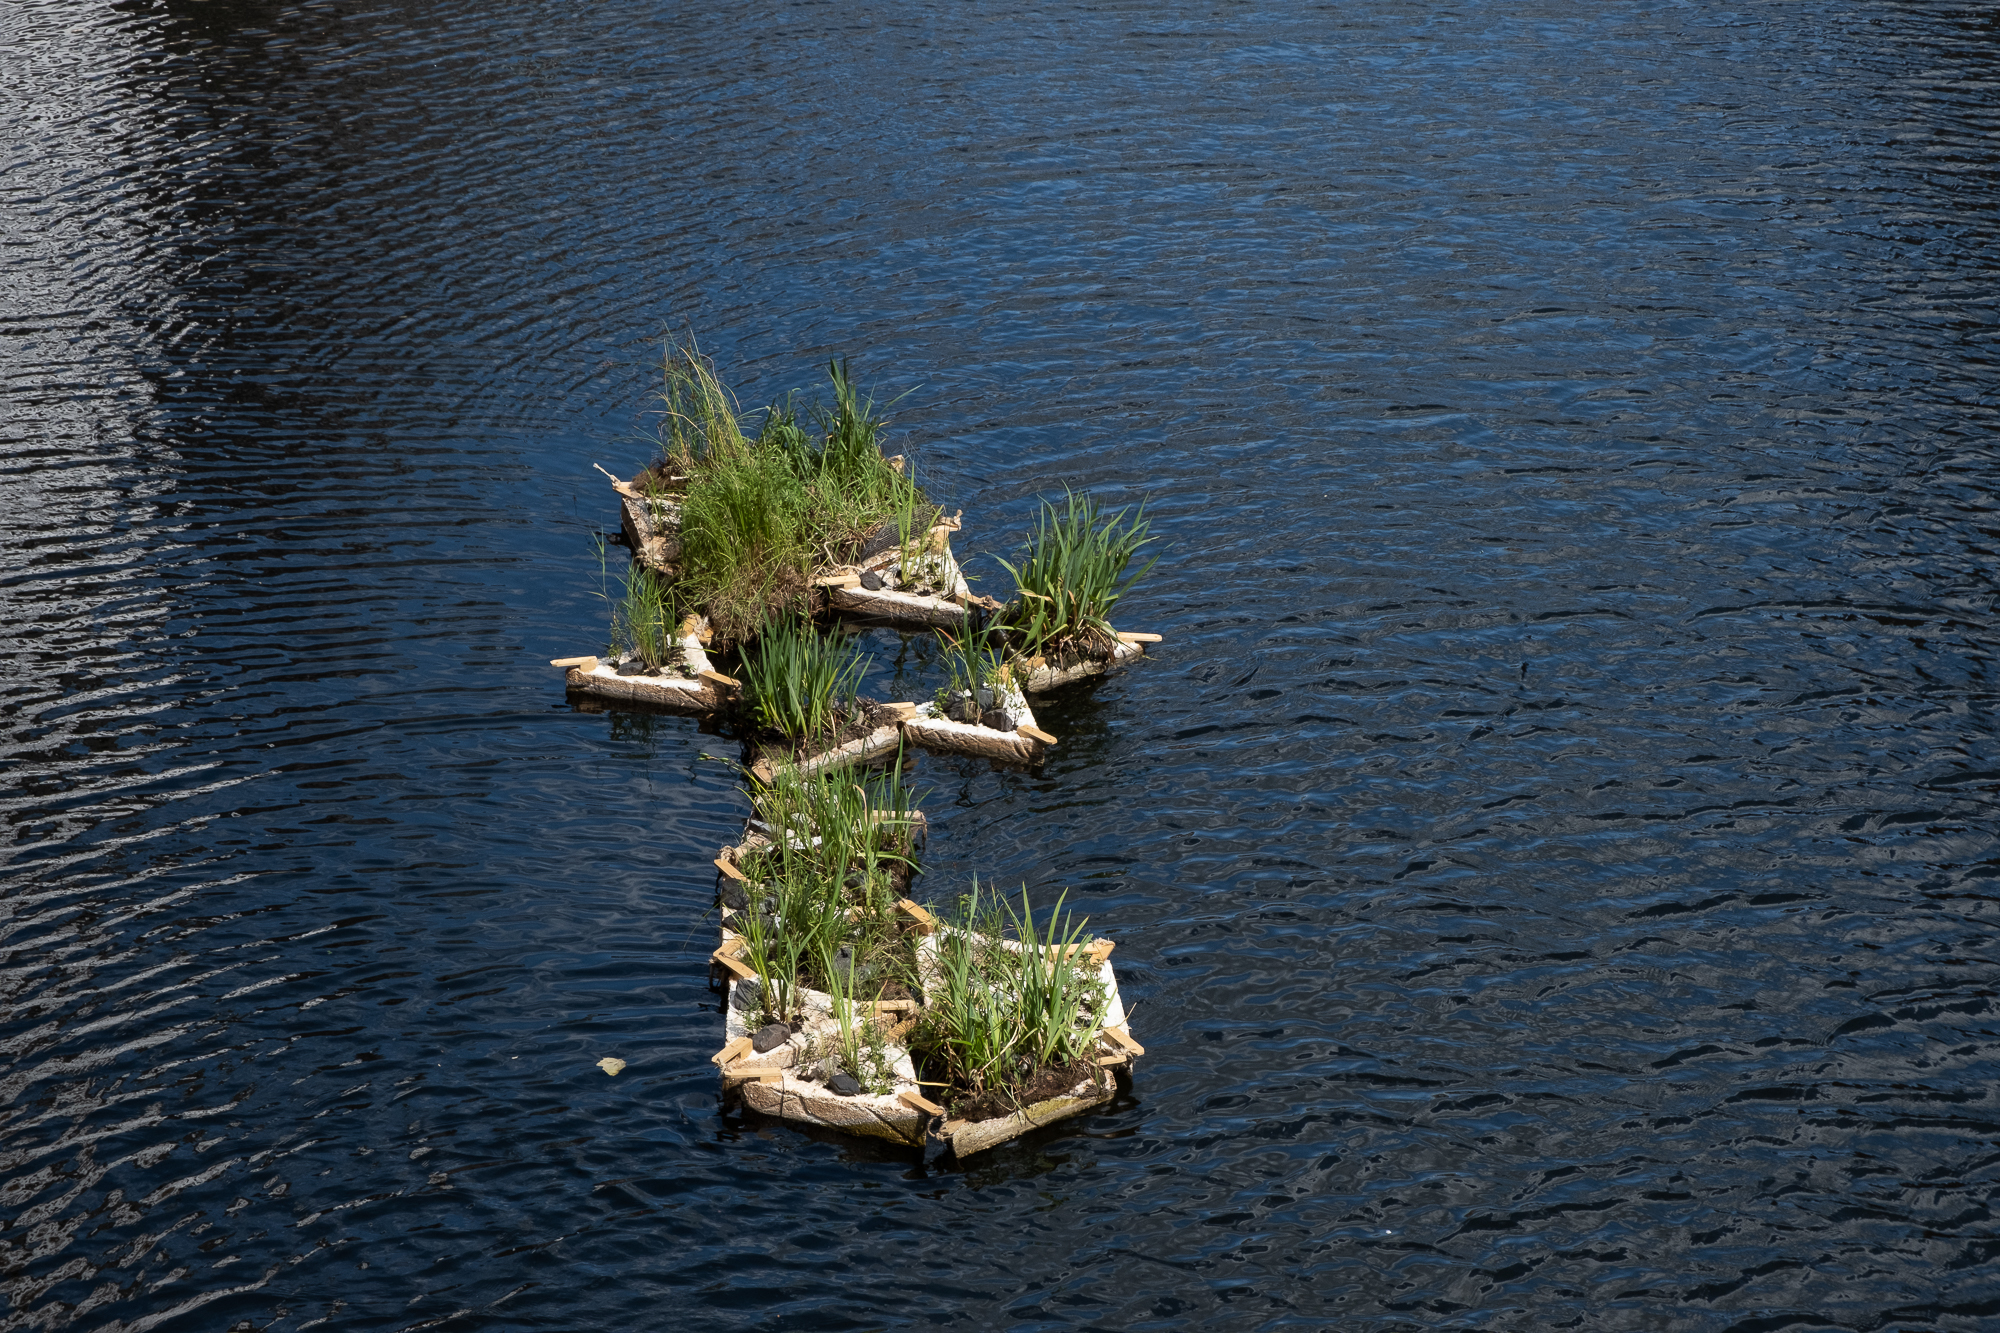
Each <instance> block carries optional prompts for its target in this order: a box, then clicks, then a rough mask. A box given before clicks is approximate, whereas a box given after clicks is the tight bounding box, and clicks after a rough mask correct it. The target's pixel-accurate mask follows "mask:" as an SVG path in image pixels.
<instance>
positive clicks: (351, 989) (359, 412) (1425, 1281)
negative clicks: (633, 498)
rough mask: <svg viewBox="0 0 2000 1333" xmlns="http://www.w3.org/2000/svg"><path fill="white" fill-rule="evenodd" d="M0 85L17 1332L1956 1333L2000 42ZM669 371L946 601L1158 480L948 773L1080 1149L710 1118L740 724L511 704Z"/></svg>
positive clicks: (293, 12)
mask: <svg viewBox="0 0 2000 1333" xmlns="http://www.w3.org/2000/svg"><path fill="white" fill-rule="evenodd" d="M0 69H4V77H0V129H4V136H0V209H4V225H0V239H4V243H5V246H4V254H0V335H4V336H0V374H4V387H0V440H4V448H0V550H4V559H0V626H4V635H5V637H4V643H5V645H6V650H5V656H4V658H0V660H3V661H4V663H5V665H4V671H5V676H4V679H0V745H4V752H5V754H6V756H7V762H8V769H7V774H8V777H7V784H6V787H5V790H4V813H5V819H6V824H5V829H6V838H7V841H8V849H7V857H6V860H5V862H4V865H5V871H4V883H5V890H4V909H5V910H4V941H5V944H4V947H5V950H6V952H5V954H4V956H0V987H4V989H3V990H0V997H4V998H0V1008H4V1025H0V1039H3V1040H4V1043H5V1046H4V1050H5V1065H4V1069H0V1116H4V1120H0V1286H4V1290H5V1294H6V1304H5V1306H4V1314H0V1328H5V1329H10V1330H11V1329H23V1330H27V1329H34V1330H70V1329H74V1330H104V1331H106V1333H109V1331H110V1330H119V1331H120V1333H140V1331H141V1330H163V1331H165V1333H183V1331H190V1333H191V1331H193V1330H211V1329H256V1330H276V1331H279V1333H289V1331H290V1330H295V1329H307V1328H313V1327H318V1328H324V1329H339V1330H377V1329H380V1330H400V1329H416V1328H431V1327H438V1328H446V1329H454V1328H480V1329H496V1330H497V1329H523V1330H525V1329H548V1330H579V1329H587V1330H595V1329H605V1330H625V1329H641V1328H645V1329H650V1328H675V1329H690V1330H692V1329H716V1330H723V1329H729V1330H734V1329H742V1328H755V1329H780V1328H783V1329H828V1330H835V1329H864V1328H942V1327H952V1328H963V1329H987V1328H997V1329H1045V1328H1093V1329H1117V1330H1133V1329H1180V1328H1227V1329H1294V1328H1298V1329H1306V1328H1311V1329H1317V1328H1338V1329H1342V1330H1376V1331H1380V1333H1400V1331H1402V1330H1417V1329H1426V1330H1428V1329H1454V1330H1460V1329H1482V1330H1486V1329H1491V1330H1500V1329H1530V1328H1532V1329H1544V1328H1577V1329H1585V1330H1626V1329H1672V1330H1700V1331H1702V1333H1707V1331H1709V1330H1714V1331H1716V1333H1721V1331H1723V1330H1734V1331H1736V1333H1750V1331H1752V1330H1758V1331H1763V1330H1780V1329H1785V1330H1822V1329H1827V1330H1831V1329H1841V1330H1885V1331H1890V1330H1893V1331H1898V1333H1901V1331H1909V1333H1915V1331H1916V1330H1979V1329H1991V1328H1993V1327H1994V1326H1995V1325H1996V1323H2000V1267H1996V1261H2000V1228H1996V1223H1995V1217H1994V1211H1993V1210H1994V1202H1995V1197H1996V1190H2000V1099H1996V1092H1995V1080H1996V1076H1997V1075H2000V1031H1996V1025H1997V1024H2000V1016H1996V1012H1995V999H1994V996H1995V990H1996V985H2000V949H1996V938H1995V936H1996V926H2000V910H1997V909H2000V884H1996V878H2000V839H1996V836H1995V823H1994V821H1995V816H1996V814H2000V809H1996V806H2000V745H1996V737H1995V722H1994V716H1995V714H1994V705H1995V702H1996V686H1995V681H1994V678H1993V663H1994V654H1995V648H1996V640H2000V632H1997V631H2000V618H1996V615H1995V568H1996V564H1995V554H1996V546H2000V513H1996V506H1995V502H1994V499H1993V496H1994V491H1995V484H1996V481H2000V476H1996V473H1997V472H2000V468H1996V458H1995V447H1994V440H1995V427H1996V424H2000V422H1996V411H1995V394H1996V388H2000V374H1996V334H2000V322H1997V321H1996V312H1995V293H1996V291H2000V273H1996V258H1995V256H1996V254H2000V249H1996V231H2000V211H1996V203H2000V155H1996V152H1995V148H1994V144H1995V137H1994V136H1995V133H1996V131H2000V111H1996V99H1995V89H1996V87H2000V25H1996V21H1995V18H1994V11H1993V10H1992V9H1991V8H1990V7H1989V6H1985V5H1975V4H1969V3H1964V4H1962V3H1937V2H1930V3H1919V2H1905V3H1893V2H1892V0H1844V2H1843V0H1764V2H1763V3H1758V4H1756V5H1745V4H1732V3H1723V2H1720V0H1687V2H1685V3H1670V2H1666V0H1658V2H1656V0H1609V2H1608V3H1604V4H1600V5H1594V6H1581V5H1574V4H1568V3H1561V4H1559V3H1553V2H1552V0H1516V2H1514V3H1498V2H1497V0H1495V2H1489V3H1477V2H1468V3H1461V4H1456V5H1444V6H1431V7H1423V6H1414V5H1408V4H1395V3H1389V2H1388V0H1355V2H1354V3H1344V4H1332V5H1321V6H1305V5H1299V6H1284V5H1275V4H1269V3H1262V0H1252V2H1250V3H1226V4H1215V5H1210V6H1206V7H1197V8H1193V9H1188V8H1180V9H1176V8H1174V7H1171V6H1159V5H1137V4H1131V3H1122V2H1114V3H1109V4H1099V5H1093V6H1074V7H1072V6H1065V5H1054V6H1040V7H1034V6H1012V5H1008V4H984V3H972V4H966V5H951V6H942V5H927V4H917V5H895V6H881V7H877V6H871V5H868V4H861V5H841V6H833V5H824V4H809V3H785V4H773V5H752V6H726V7H720V8H716V9H713V10H699V9H695V8H691V7H676V6H654V5H648V4H644V3H638V2H637V0H607V2H606V3H595V4H587V5H585V4H555V3H551V4H544V5H539V6H506V5H490V4H468V3H463V2H462V0H448V2H447V3H443V4H436V5H421V6H420V5H400V4H396V3H359V2H358V0H357V2H355V3H346V2H344V0H343V2H341V3H314V4H305V5H299V6H294V7H285V6H281V5H278V4H273V3H263V2H259V0H208V2H206V3H196V2H194V0H123V2H121V3H116V4H97V5H82V4H61V3H55V0H12V3H11V4H9V5H8V6H6V7H4V8H0ZM689 327H692V328H693V329H695V330H696V331H697V332H698V333H699V334H700V336H701V337H702V339H703V341H704V346H705V347H706V348H707V349H708V350H709V351H710V352H712V353H713V354H715V355H716V357H717V358H718V359H719V360H720V362H721V363H722V364H723V365H724V367H725V368H726V369H727V370H729V371H730V372H731V374H732V375H733V376H734V378H735V381H736V383H737V385H738V387H739V389H740V390H741V391H742V392H743V394H744V396H745V398H746V400H751V401H755V400H761V399H762V398H764V397H767V396H769V395H772V394H776V393H780V392H782V391H783V390H785V389H787V388H789V387H792V386H794V385H804V384H808V383H810V382H811V380H812V379H813V376H814V369H813V368H814V366H815V364H816V363H817V362H819V361H822V360H823V359H824V358H826V357H827V356H830V355H833V354H851V355H853V356H854V357H855V358H856V364H857V369H858V370H859V371H860V373H861V374H862V375H863V377H864V378H865V379H866V380H868V381H869V382H871V383H873V384H874V385H875V386H877V388H878V390H879V391H880V392H881V394H882V395H883V396H885V397H890V396H894V395H897V394H903V393H907V394H908V396H907V397H905V398H904V399H903V400H902V402H901V403H900V404H899V405H898V408H897V435H896V440H895V443H896V447H898V448H908V449H910V450H911V451H912V452H914V453H916V454H918V455H919V456H920V457H921V459H922V462H923V467H924V469H925V471H924V476H925V477H926V479H927V481H928V483H929V485H930V487H931V489H932V490H933V492H934V493H935V494H937V495H938V496H939V497H940V498H941V499H944V500H946V501H947V502H949V503H950V504H951V505H952V506H953V507H954V508H956V507H958V506H960V505H963V506H964V508H965V510H966V521H965V530H964V532H963V533H962V534H961V536H960V538H959V539H958V542H957V545H958V548H959V550H960V552H961V553H962V554H982V559H981V560H977V561H975V562H974V569H975V570H976V571H978V572H982V573H983V574H984V576H985V579H986V582H985V584H984V585H983V586H984V587H985V588H986V589H987V590H988V591H1000V590H1003V588H1002V580H1001V575H1000V571H999V570H998V568H997V566H995V565H993V564H992V563H991V556H992V555H994V554H1006V553H1007V552H1008V551H1009V550H1010V548H1011V547H1013V546H1014V545H1015V544H1016V543H1017V542H1018V541H1019V540H1020V537H1021V535H1022V533H1023V531H1024V529H1025V526H1026V524H1027V522H1028V520H1029V518H1030V516H1031V514H1032V512H1033V506H1034V501H1035V497H1036V496H1037V495H1039V494H1043V493H1046V492H1049V491H1051V490H1059V489H1060V487H1061V486H1062V485H1064V484H1071V485H1076V486H1083V487H1088V488H1090V489H1091V490H1093V491H1094V492H1096V493H1098V494H1099V495H1101V496H1102V497H1103V498H1104V499H1105V500H1106V501H1108V502H1111V503H1123V502H1129V501H1132V500H1137V499H1139V498H1142V497H1147V498H1149V499H1150V506H1151V507H1150V512H1151V513H1152V514H1153V515H1154V516H1155V521H1156V525H1157V527H1158V529H1159V531H1160V532H1161V533H1162V535H1163V537H1164V541H1163V543H1162V545H1161V548H1160V549H1161V550H1162V553H1163V558H1162V560H1161V562H1160V565H1159V567H1158V569H1157V570H1156V571H1155V573H1154V576H1153V577H1152V579H1151V580H1150V582H1149V583H1148V584H1147V585H1145V586H1144V587H1143V588H1142V590H1141V592H1140V593H1139V594H1137V595H1135V597H1134V599H1133V600H1132V602H1131V603H1130V604H1129V608H1128V609H1127V610H1126V611H1125V612H1124V613H1123V614H1122V615H1121V621H1122V622H1123V624H1124V626H1125V627H1127V628H1133V629H1145V630H1154V631H1158V632H1161V633H1163V634H1165V635H1166V636H1167V641H1166V643H1165V644H1164V645H1162V648H1161V651H1160V652H1158V653H1157V654H1156V655H1155V656H1154V657H1153V658H1152V659H1151V660H1150V661H1149V662H1147V663H1146V664H1145V665H1143V666H1141V667H1140V668H1138V669H1136V670H1133V671H1131V672H1128V673H1126V674H1124V675H1122V676H1120V677H1118V678H1116V679H1113V680H1110V681H1108V682H1105V683H1102V684H1100V685H1097V686H1094V687H1085V688H1080V689H1077V690H1074V691H1072V692H1069V693H1066V694H1064V695H1062V696H1060V697H1059V698H1057V699H1055V700H1053V701H1051V702H1050V703H1049V704H1048V705H1047V706H1046V707H1042V706H1040V705H1038V717H1039V718H1040V720H1041V721H1042V724H1043V725H1044V726H1045V727H1047V728H1048V729H1049V730H1051V731H1054V732H1056V733H1058V734H1060V735H1061V736H1062V737H1063V738H1064V741H1063V744H1062V746H1061V747H1060V748H1059V749H1058V750H1057V751H1056V752H1055V753H1054V755H1053V756H1052V759H1051V761H1050V762H1049V764H1048V765H1047V767H1046V769H1045V770H1044V771H1043V772H1041V773H1039V774H1035V775H1028V774H1021V773H995V772H993V771H990V770H989V769H988V768H986V767H985V766H983V765H979V764H974V763H960V762H956V761H950V760H942V759H935V758H933V759H928V760H926V761H925V762H924V764H923V766H922V769H921V777H922V782H923V785H925V786H926V787H928V788H929V789H930V791H931V796H930V798H929V801H928V808H929V810H930V811H931V814H932V817H933V819H934V820H936V821H937V830H936V833H935V835H934V837H933V839H932V843H931V847H932V853H933V855H932V862H931V870H930V875H929V879H928V884H929V893H930V894H931V896H934V897H945V896H948V895H950V894H951V893H954V892H956V891H958V890H959V889H962V888H963V887H964V886H965V885H966V884H967V883H968V882H969V880H970V878H971V876H973V875H974V874H977V875H979V876H980V877H981V879H982V880H992V881H998V882H1001V883H1004V884H1009V885H1012V884H1018V883H1023V882H1025V883H1026V884H1027V885H1029V886H1030V888H1031V889H1032V890H1033V891H1034V892H1035V893H1036V894H1037V895H1038V896H1039V895H1044V894H1046V895H1051V896H1052V895H1053V894H1054V892H1056V891H1057V890H1058V889H1066V890H1067V891H1068V892H1069V894H1070V896H1071V901H1072V902H1076V903H1081V904H1082V905H1083V906H1084V907H1085V908H1086V909H1087V910H1088V911H1089V912H1090V913H1091V915H1092V917H1093V924H1094V926H1095V927H1096V928H1098V929H1101V930H1103V931H1104V932H1105V933H1107V934H1109V935H1111V936H1113V937H1114V938H1115V939H1117V940H1118V943H1119V947H1118V952H1117V954H1116V955H1115V961H1116V962H1117V963H1118V964H1119V967H1120V975H1121V980H1122V983H1123V986H1124V989H1125V994H1126V996H1127V999H1128V1001H1130V1002H1136V1008H1137V1013H1136V1017H1135V1027H1136V1029H1137V1031H1138V1033H1139V1035H1140V1037H1141V1039H1142V1040H1143V1041H1144V1042H1145V1043H1146V1044H1147V1046H1148V1048H1149V1052H1150V1053H1149V1055H1148V1057H1147V1058H1146V1060H1145V1061H1144V1062H1143V1063H1142V1065H1141V1067H1140V1070H1139V1073H1138V1076H1137V1079H1136V1080H1135V1082H1134V1084H1133V1086H1132V1089H1131V1093H1130V1095H1129V1096H1125V1097H1123V1098H1121V1099H1120V1100H1119V1101H1117V1102H1116V1103H1114V1104H1113V1105H1111V1106H1110V1107H1109V1108H1108V1109H1107V1110H1106V1111H1105V1113H1103V1114H1100V1115H1096V1116H1092V1117H1089V1118H1087V1119H1083V1120H1079V1121H1075V1122H1071V1123H1070V1124H1068V1125H1065V1126H1062V1127H1060V1128H1058V1129H1054V1130H1051V1131H1048V1132H1046V1133H1045V1134H1044V1135H1042V1136H1040V1137H1037V1138H1032V1139H1029V1140H1024V1141H1022V1142H1019V1143H1016V1144H1013V1145H1010V1146H1008V1147H1006V1148H1004V1149H1001V1150H999V1151H996V1152H994V1153H992V1154H990V1155H987V1156H984V1157H980V1158H975V1159H973V1160H972V1161H971V1162H970V1163H969V1164H967V1165H965V1166H963V1167H959V1166H953V1165H949V1164H946V1165H942V1166H932V1167H928V1168H927V1167H925V1166H924V1165H923V1164H922V1163H921V1162H920V1161H918V1160H916V1159H915V1158H914V1157H913V1156H911V1155H909V1154H904V1153H898V1152H894V1151H889V1150H886V1149H880V1148H875V1147H871V1146H867V1145H864V1144H858V1143H854V1142H849V1141H845V1140H838V1139H823V1138H815V1137H812V1136H809V1135H806V1134H802V1133H799V1132H797V1131H795V1130H792V1129H789V1128H785V1127H781V1126H777V1125H774V1124H771V1123H766V1122H759V1121H753V1120H746V1119H745V1118H744V1117H743V1116H742V1115H741V1114H740V1113H737V1112H733V1111H725V1110H724V1109H722V1108H721V1107H720V1106H719V1105H718V1100H717V1096H716V1086H715V1079H714V1074H713V1069H712V1067H711V1066H710V1065H709V1064H708V1061H707V1057H708V1055H709V1054H710V1053H711V1052H712V1050H713V1049H714V1048H715V1046H716V1044H717V1040H718V1038H717V1031H718V1023H717V1020H716V1016H715V1013H714V1009H713V999H712V997H711V996H710V994H709V992H708V991H707V989H706V987H705V973H704V966H703V956H704V955H705V953H706V952H707V950H708V948H709V947H711V946H712V941H713V920H712V918H711V917H710V915H709V903H710V901H711V897H710V895H711V893H712V887H713V883H712V881H713V872H712V869H711V868H710V867H709V866H708V858H709V857H711V856H713V855H714V850H715V848H716V846H718V845H719V844H720V843H722V842H723V841H725V840H726V839H729V838H730V837H731V836H732V835H733V834H735V833H736V831H737V830H738V828H739V827H740V820H741V818H742V815H743V813H744V802H743V799H742V796H741V794H740V792H739V790H738V788H737V786H736V785H735V783H734V781H733V779H732V777H731V773H730V770H729V769H728V767H727V766H726V765H725V764H723V763H720V762H715V761H712V760H710V759H708V758H706V757H705V756H707V755H711V754H720V755H724V756H729V757H733V751H732V750H731V749H730V747H729V746H728V745H727V744H726V742H724V741H722V740H721V739H720V738H718V737H714V736H704V735H703V734H701V733H700V732H699V730H698V729H697V728H696V727H695V725H694V724H693V723H691V722H686V721H681V720H674V719H647V718H637V717H628V716H621V715H605V714H587V713H580V712H573V711H571V710H570V709H569V708H568V707H567V706H566V705H565V704H564V701H563V697H562V691H561V687H560V681H559V678H558V677H557V675H556V673H555V672H553V671H551V670H549V669H548V668H547V667H546V665H545V664H544V663H545V661H546V659H547V658H549V657H551V656H557V655H562V654H566V653H572V652H586V651H591V650H593V649H594V648H596V647H597V646H599V644H600V642H601V633H602V630H601V625H602V621H603V604H602V602H601V601H600V600H599V599H598V597H597V592H598V589H599V582H598V578H599V570H598V563H597V556H596V554H595V552H594V550H593V547H592V541H591V534H592V533H593V532H594V531H595V530H597V529H599V528H601V527H604V526H608V525H610V524H612V523H613V521H614V518H615V515H614V512H613V510H612V508H611V505H610V503H609V500H610V496H609V494H608V490H607V488H606V487H605V486H604V485H603V483H602V481H601V479H599V478H598V477H597V474H595V473H594V472H592V471H590V467H589V465H590V464H591V463H593V462H599V463H603V464H605V465H606V466H609V467H611V468H612V469H613V470H614V471H621V472H622V471H626V470H629V469H630V468H632V467H633V466H634V465H636V464H637V463H639V462H641V461H643V459H644V457H645V456H646V448H645V445H644V443H643V437H644V436H645V434H646V433H647V431H648V430H649V429H650V424H649V423H650V418H649V417H648V415H647V414H648V411H649V408H650V406H651V404H650V403H649V401H648V395H649V394H650V392H651V391H652V388H653V375H652V371H651V365H652V363H653V361H654V359H655V358H656V357H657V355H658V346H659V344H658V339H659V337H660V335H661V334H662V333H664V332H666V331H668V330H670V329H686V328H689ZM877 653H878V666H881V667H882V668H883V669H885V670H886V669H888V668H889V666H890V664H891V663H892V659H893V658H894V657H895V655H896V653H897V645H896V644H895V643H894V641H893V639H890V638H886V637H885V638H882V639H880V640H878V643H877ZM604 1056H617V1057H619V1058H621V1059H624V1060H626V1061H628V1062H629V1065H628V1067H627V1068H626V1070H625V1072H624V1073H622V1074H620V1075H619V1076H617V1077H616V1078H609V1077H606V1076H605V1075H604V1074H603V1073H601V1072H600V1071H599V1070H598V1069H596V1068H595V1067H594V1066H595V1062H596V1061H597V1060H599V1059H600V1058H602V1057H604Z"/></svg>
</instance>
